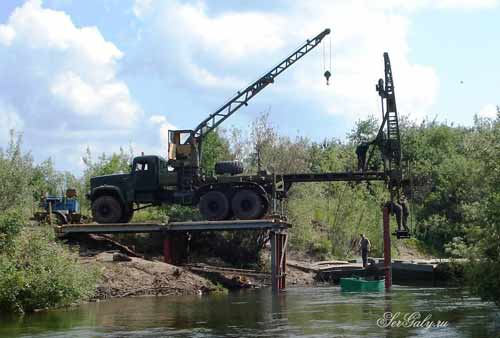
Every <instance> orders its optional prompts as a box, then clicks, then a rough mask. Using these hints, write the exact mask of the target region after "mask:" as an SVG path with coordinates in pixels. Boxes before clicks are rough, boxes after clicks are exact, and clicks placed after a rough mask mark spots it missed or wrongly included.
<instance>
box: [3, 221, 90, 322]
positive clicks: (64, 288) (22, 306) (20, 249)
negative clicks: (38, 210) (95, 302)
mask: <svg viewBox="0 0 500 338" xmlns="http://www.w3.org/2000/svg"><path fill="white" fill-rule="evenodd" d="M0 277H1V278H0V311H9V312H30V311H33V310H36V309H43V308H47V307H54V306H64V305H69V304H71V303H73V302H75V301H77V300H79V299H82V298H87V297H89V296H90V295H92V293H93V292H94V290H95V284H96V282H97V278H98V273H97V270H96V269H95V268H93V267H90V266H83V265H81V264H79V263H78V262H77V254H73V253H71V252H70V251H69V250H68V249H67V248H66V247H65V246H63V245H62V244H59V243H57V242H55V241H54V238H53V230H52V229H46V228H38V229H28V228H25V229H23V232H22V233H20V234H19V235H18V236H16V237H15V239H14V240H13V243H12V245H11V249H10V250H7V251H6V252H4V253H3V254H1V255H0Z"/></svg>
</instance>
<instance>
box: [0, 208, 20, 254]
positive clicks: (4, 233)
mask: <svg viewBox="0 0 500 338" xmlns="http://www.w3.org/2000/svg"><path fill="white" fill-rule="evenodd" d="M21 220H22V216H21V212H20V211H17V210H9V211H7V212H5V213H3V214H1V215H0V253H2V252H4V251H5V250H7V249H8V248H9V247H11V246H12V243H13V241H14V238H15V237H16V235H17V234H18V233H19V232H20V231H21V228H22V225H23V224H22V221H21Z"/></svg>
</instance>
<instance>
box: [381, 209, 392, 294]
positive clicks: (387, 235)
mask: <svg viewBox="0 0 500 338" xmlns="http://www.w3.org/2000/svg"><path fill="white" fill-rule="evenodd" d="M383 223H384V270H385V288H386V289H390V288H391V286H392V264H391V228H390V222H389V206H388V205H385V206H384V208H383Z"/></svg>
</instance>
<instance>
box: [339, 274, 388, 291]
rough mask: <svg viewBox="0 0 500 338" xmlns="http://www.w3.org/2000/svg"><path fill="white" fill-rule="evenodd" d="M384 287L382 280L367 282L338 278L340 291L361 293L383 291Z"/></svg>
mask: <svg viewBox="0 0 500 338" xmlns="http://www.w3.org/2000/svg"><path fill="white" fill-rule="evenodd" d="M384 286H385V280H384V279H378V280H367V279H364V278H360V277H350V278H340V288H341V290H342V291H348V292H361V291H368V292H370V291H383V290H384Z"/></svg>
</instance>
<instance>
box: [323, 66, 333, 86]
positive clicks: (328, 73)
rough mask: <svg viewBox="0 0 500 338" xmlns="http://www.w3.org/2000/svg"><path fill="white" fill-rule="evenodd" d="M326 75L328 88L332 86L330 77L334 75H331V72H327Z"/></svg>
mask: <svg viewBox="0 0 500 338" xmlns="http://www.w3.org/2000/svg"><path fill="white" fill-rule="evenodd" d="M324 75H325V78H326V85H327V86H328V85H329V84H330V77H331V76H332V73H330V71H329V70H327V71H326V72H325V74H324Z"/></svg>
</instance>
